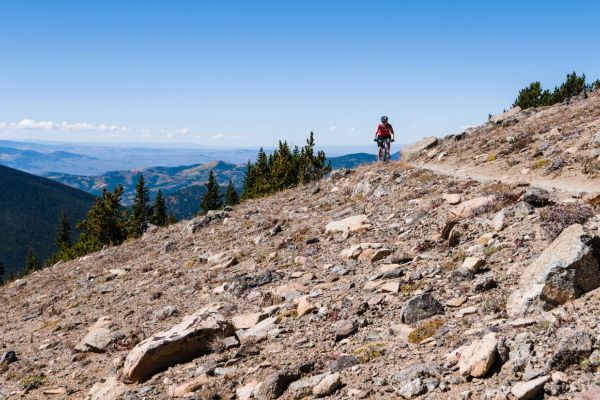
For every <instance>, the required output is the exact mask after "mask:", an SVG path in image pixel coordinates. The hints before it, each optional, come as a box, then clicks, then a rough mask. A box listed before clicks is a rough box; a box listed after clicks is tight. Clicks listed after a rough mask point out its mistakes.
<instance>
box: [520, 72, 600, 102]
mask: <svg viewBox="0 0 600 400" xmlns="http://www.w3.org/2000/svg"><path fill="white" fill-rule="evenodd" d="M598 88H600V79H599V80H596V81H595V82H593V83H590V84H588V83H586V77H585V74H583V75H581V76H578V75H577V73H576V72H573V73H571V74H567V78H566V80H565V81H564V82H563V83H562V84H561V85H560V86H556V87H555V88H554V90H552V91H550V90H548V89H543V88H542V84H541V83H540V82H532V83H530V84H529V85H528V86H527V87H525V88H523V89H521V90H520V91H519V94H518V96H517V98H516V100H515V102H514V103H513V107H517V106H518V107H521V109H523V110H525V109H527V108H532V107H543V106H551V105H553V104H557V103H562V102H563V101H565V100H566V99H569V98H571V97H574V96H577V95H580V94H581V93H585V94H586V95H587V93H588V92H590V91H592V90H595V89H598Z"/></svg>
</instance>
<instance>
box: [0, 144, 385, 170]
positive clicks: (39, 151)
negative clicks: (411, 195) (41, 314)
mask: <svg viewBox="0 0 600 400" xmlns="http://www.w3.org/2000/svg"><path fill="white" fill-rule="evenodd" d="M177 146H179V147H174V146H168V145H165V144H163V145H160V146H159V145H152V144H119V145H117V144H112V145H108V144H102V145H99V144H88V143H86V144H78V143H34V142H18V141H9V140H0V164H2V165H6V166H7V167H11V168H15V169H18V170H21V171H25V172H29V173H31V174H36V175H44V174H47V173H50V172H52V173H63V174H69V175H87V176H96V175H102V174H105V173H107V172H109V171H123V170H131V169H145V168H151V167H154V166H157V165H161V166H164V167H177V166H180V165H198V164H206V163H209V162H214V161H224V162H226V163H231V164H246V163H247V162H248V160H254V159H255V158H256V154H257V152H258V148H246V149H244V148H242V149H232V148H220V149H219V148H209V147H200V146H198V145H187V146H186V145H183V144H179V145H177ZM265 150H266V151H270V149H265ZM323 150H325V152H326V154H327V155H329V156H330V157H332V160H333V159H336V158H340V159H342V158H343V157H346V156H345V155H347V154H349V155H355V154H365V155H367V156H368V153H370V152H374V151H375V150H376V149H375V145H374V144H373V145H371V144H369V145H366V146H345V145H339V146H329V147H327V146H326V147H323ZM340 156H341V157H340ZM369 158H370V159H371V160H372V159H374V158H373V157H369Z"/></svg>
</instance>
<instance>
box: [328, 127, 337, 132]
mask: <svg viewBox="0 0 600 400" xmlns="http://www.w3.org/2000/svg"><path fill="white" fill-rule="evenodd" d="M335 131H337V126H330V127H329V132H335Z"/></svg>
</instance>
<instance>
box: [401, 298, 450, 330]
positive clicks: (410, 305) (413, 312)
mask: <svg viewBox="0 0 600 400" xmlns="http://www.w3.org/2000/svg"><path fill="white" fill-rule="evenodd" d="M443 312H444V306H442V304H441V303H440V302H439V301H437V300H436V299H435V297H433V296H432V295H431V294H430V293H423V294H420V295H417V296H415V297H413V298H411V299H409V300H408V301H407V302H406V304H405V305H404V308H403V309H402V322H403V323H405V324H412V323H415V322H419V321H421V320H424V319H427V318H429V317H431V316H432V315H436V314H441V313H443Z"/></svg>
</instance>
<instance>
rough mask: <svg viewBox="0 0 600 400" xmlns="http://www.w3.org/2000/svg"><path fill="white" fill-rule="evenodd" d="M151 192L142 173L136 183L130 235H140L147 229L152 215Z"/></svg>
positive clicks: (130, 220)
mask: <svg viewBox="0 0 600 400" xmlns="http://www.w3.org/2000/svg"><path fill="white" fill-rule="evenodd" d="M149 203H150V194H149V192H148V188H147V187H146V182H145V180H144V175H140V176H139V179H138V181H137V184H136V185H135V199H134V203H133V207H132V212H131V218H130V219H129V229H128V233H129V236H130V237H139V236H141V234H142V233H144V231H145V230H146V223H147V222H148V219H149V217H150V213H151V209H150V207H149Z"/></svg>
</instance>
